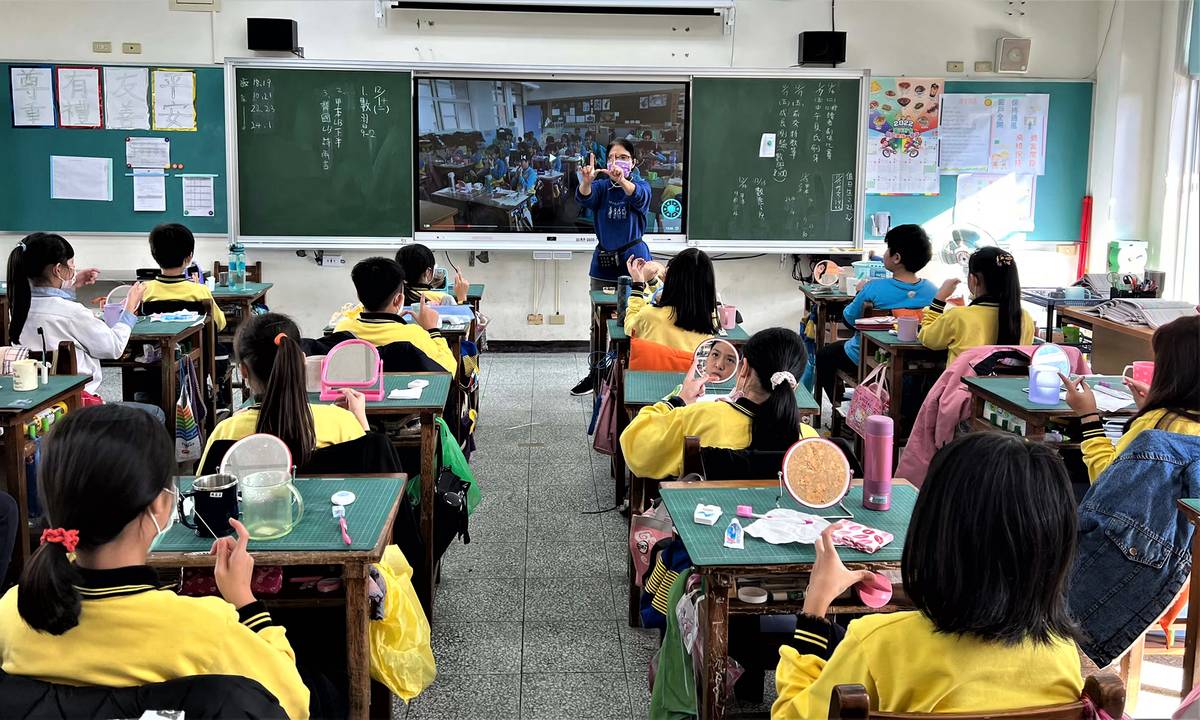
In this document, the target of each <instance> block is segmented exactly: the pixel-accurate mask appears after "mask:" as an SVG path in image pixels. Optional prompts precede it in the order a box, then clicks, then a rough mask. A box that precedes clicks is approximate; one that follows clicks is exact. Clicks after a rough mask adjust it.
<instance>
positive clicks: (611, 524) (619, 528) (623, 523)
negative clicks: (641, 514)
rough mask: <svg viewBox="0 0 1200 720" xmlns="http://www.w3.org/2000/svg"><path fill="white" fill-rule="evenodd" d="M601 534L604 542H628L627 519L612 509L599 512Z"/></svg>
mask: <svg viewBox="0 0 1200 720" xmlns="http://www.w3.org/2000/svg"><path fill="white" fill-rule="evenodd" d="M600 522H601V529H602V534H601V538H600V539H602V540H604V541H605V542H628V541H629V520H628V519H627V518H626V517H625V516H624V515H622V514H621V513H619V512H617V511H616V510H613V511H612V512H606V513H601V514H600Z"/></svg>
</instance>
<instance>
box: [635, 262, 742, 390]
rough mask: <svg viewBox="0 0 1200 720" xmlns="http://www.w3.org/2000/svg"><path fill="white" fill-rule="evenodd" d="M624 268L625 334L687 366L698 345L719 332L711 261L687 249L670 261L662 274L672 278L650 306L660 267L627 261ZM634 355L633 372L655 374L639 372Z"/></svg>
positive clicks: (715, 288) (660, 271)
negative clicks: (628, 286)
mask: <svg viewBox="0 0 1200 720" xmlns="http://www.w3.org/2000/svg"><path fill="white" fill-rule="evenodd" d="M627 267H628V270H629V277H630V278H632V279H633V286H632V291H631V293H630V295H629V304H628V306H627V309H626V310H625V332H626V334H628V335H629V337H630V338H634V339H637V340H639V341H642V342H643V343H647V342H648V343H654V345H655V346H658V347H661V348H662V349H663V350H664V351H675V352H674V353H670V352H667V353H665V354H668V355H669V354H674V355H678V356H680V357H681V358H682V361H683V363H684V364H685V365H690V364H691V357H692V353H693V352H694V351H695V349H696V346H697V345H699V344H700V343H702V342H704V341H705V340H707V339H708V338H710V337H712V336H714V335H716V334H717V332H718V330H719V329H720V326H719V325H718V323H717V287H716V285H717V283H716V278H715V276H714V274H713V264H712V260H711V259H710V258H709V257H708V254H707V253H705V252H704V251H703V250H700V249H698V248H688V249H687V250H684V251H683V252H681V253H679V254H678V255H676V256H675V257H673V258H671V262H669V263H668V264H667V269H666V274H667V275H669V276H670V278H671V279H670V282H667V283H666V284H665V286H664V287H663V289H662V295H661V296H660V297H659V299H658V302H657V304H656V305H651V304H650V299H651V298H652V297H653V296H654V293H655V291H656V290H657V289H658V284H659V280H660V279H661V278H660V275H661V274H662V266H661V265H659V264H658V263H656V262H649V263H648V262H646V261H645V260H643V259H641V258H636V257H631V258H629V262H628V265H627ZM641 349H642V350H645V348H644V347H642V348H641ZM635 354H637V353H636V352H635V349H634V348H632V347H631V348H630V355H631V357H630V367H631V368H632V369H635V370H637V369H658V368H649V367H639V366H638V364H637V363H635V362H634V360H633V357H632V356H633V355H635ZM658 354H659V355H662V354H663V353H658ZM664 359H665V358H664Z"/></svg>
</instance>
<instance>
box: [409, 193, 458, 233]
mask: <svg viewBox="0 0 1200 720" xmlns="http://www.w3.org/2000/svg"><path fill="white" fill-rule="evenodd" d="M417 213H418V217H419V222H420V223H421V227H422V228H435V229H437V228H441V229H453V228H454V217H455V216H456V215H458V210H457V209H455V208H452V207H450V206H449V205H442V204H440V203H435V202H429V201H428V200H421V201H420V202H419V203H418V209H417Z"/></svg>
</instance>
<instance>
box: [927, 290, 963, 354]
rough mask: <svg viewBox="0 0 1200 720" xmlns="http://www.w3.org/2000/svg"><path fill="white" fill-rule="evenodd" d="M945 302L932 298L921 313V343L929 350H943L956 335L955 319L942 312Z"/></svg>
mask: <svg viewBox="0 0 1200 720" xmlns="http://www.w3.org/2000/svg"><path fill="white" fill-rule="evenodd" d="M945 309H946V303H944V302H942V301H941V300H934V301H933V302H931V303H929V307H927V308H925V310H924V312H922V313H921V335H920V340H921V344H922V345H924V346H925V347H927V348H929V349H930V350H945V349H946V348H948V347H950V345H951V344H952V343H953V342H954V338H955V336H956V335H957V333H956V332H955V324H956V323H955V321H954V319H953V318H950V317H949V316H947V315H946V313H945V312H944V311H945Z"/></svg>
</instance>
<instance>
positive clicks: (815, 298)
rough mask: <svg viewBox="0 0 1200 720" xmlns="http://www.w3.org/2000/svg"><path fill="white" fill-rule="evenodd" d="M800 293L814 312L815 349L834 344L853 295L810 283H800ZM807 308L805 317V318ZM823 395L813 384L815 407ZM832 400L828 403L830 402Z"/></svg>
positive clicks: (817, 386) (818, 387)
mask: <svg viewBox="0 0 1200 720" xmlns="http://www.w3.org/2000/svg"><path fill="white" fill-rule="evenodd" d="M800 292H801V293H802V294H803V295H804V300H805V304H806V305H807V304H809V303H811V304H812V306H813V308H814V309H815V310H816V316H817V319H816V335H817V337H816V340H815V343H816V348H817V350H820V349H821V348H823V347H825V345H826V344H829V343H835V342H837V341H838V339H839V334H838V326H839V324H840V321H841V319H842V309H843V308H845V307H846V306H847V305H849V304H850V303H851V302H852V301H853V300H854V296H853V295H847V294H846V293H844V292H842V291H841V290H836V289H834V288H827V287H824V286H823V285H814V284H811V283H800ZM807 315H808V313H807V308H806V312H805V316H807ZM823 394H824V393H823V392H822V390H821V386H820V385H819V384H817V383H814V384H813V399H815V400H816V401H817V407H820V406H821V395H823ZM832 400H833V399H832V398H830V401H831V402H832ZM820 419H821V413H819V412H818V413H817V420H818V425H820V422H819V421H820Z"/></svg>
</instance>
